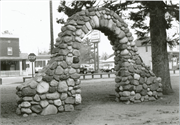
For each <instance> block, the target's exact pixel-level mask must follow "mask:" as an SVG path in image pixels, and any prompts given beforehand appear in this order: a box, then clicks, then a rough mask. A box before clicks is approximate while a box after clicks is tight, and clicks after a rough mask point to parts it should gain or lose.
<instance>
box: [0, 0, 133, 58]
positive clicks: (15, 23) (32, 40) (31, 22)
mask: <svg viewBox="0 0 180 125" xmlns="http://www.w3.org/2000/svg"><path fill="white" fill-rule="evenodd" d="M59 2H60V0H53V29H54V30H53V32H54V41H55V39H56V38H57V36H58V33H59V32H60V31H61V26H62V25H61V24H57V23H56V18H61V17H64V18H66V16H65V15H64V14H60V13H58V11H57V8H58V5H59ZM129 23H131V22H128V24H129ZM5 30H9V31H10V32H12V33H13V34H14V35H16V36H19V42H20V50H21V52H22V53H28V54H29V53H35V54H37V53H38V51H40V52H41V51H42V52H43V51H48V50H49V48H50V14H49V0H39V1H34V0H12V1H10V0H2V1H1V2H0V33H2V32H3V31H5ZM130 31H131V32H132V33H133V34H134V30H132V29H130ZM100 37H101V38H100V39H101V42H100V43H99V55H100V56H101V55H102V53H104V52H106V53H107V54H108V55H111V54H113V50H112V46H111V45H110V42H109V40H108V39H107V37H106V36H104V35H103V34H102V33H101V35H100ZM134 38H136V36H135V35H134Z"/></svg>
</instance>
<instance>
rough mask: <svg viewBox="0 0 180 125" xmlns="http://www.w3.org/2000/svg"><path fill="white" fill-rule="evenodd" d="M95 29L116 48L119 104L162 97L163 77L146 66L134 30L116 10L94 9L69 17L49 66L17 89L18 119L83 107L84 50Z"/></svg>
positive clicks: (117, 98) (116, 89)
mask: <svg viewBox="0 0 180 125" xmlns="http://www.w3.org/2000/svg"><path fill="white" fill-rule="evenodd" d="M93 29H98V30H100V31H101V32H103V33H104V34H105V35H106V36H108V39H109V40H110V43H111V45H112V46H113V49H114V53H115V58H114V60H115V71H116V78H115V82H116V85H115V92H116V100H117V101H127V102H142V101H148V100H156V99H158V97H160V96H162V84H161V78H159V77H158V78H157V77H156V76H155V74H154V73H153V72H152V71H151V70H149V69H148V68H147V67H146V66H145V65H144V63H143V62H142V60H141V58H140V56H139V54H138V52H137V51H138V50H137V47H136V46H135V43H134V41H133V37H132V33H131V32H130V31H129V29H128V25H127V24H126V23H125V22H124V21H123V19H121V18H120V17H119V16H118V15H117V14H116V13H115V12H113V11H110V10H108V9H106V8H90V9H88V10H84V11H81V12H78V13H76V14H74V15H73V16H71V17H69V18H68V20H67V22H66V23H65V25H64V26H63V27H62V28H61V31H62V32H60V33H59V34H58V38H57V39H56V44H55V48H54V50H53V54H52V57H51V60H50V62H49V64H48V65H47V66H46V67H44V68H43V70H42V71H41V72H40V73H39V74H38V75H36V77H35V78H33V79H31V80H29V81H27V82H25V83H24V84H22V85H20V86H18V87H17V88H16V89H17V93H16V94H17V95H18V97H19V99H18V108H17V113H18V114H23V115H30V114H32V115H33V114H41V115H48V114H56V113H58V112H63V111H73V110H74V106H75V105H77V104H80V103H81V90H80V86H79V85H80V83H81V81H80V74H79V68H80V64H79V57H80V51H79V49H80V43H81V39H82V38H83V37H84V35H85V34H87V33H88V32H89V31H91V30H93Z"/></svg>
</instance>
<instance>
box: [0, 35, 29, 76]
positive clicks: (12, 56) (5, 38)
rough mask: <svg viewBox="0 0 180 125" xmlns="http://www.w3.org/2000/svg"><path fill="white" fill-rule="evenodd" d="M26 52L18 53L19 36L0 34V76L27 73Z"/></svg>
mask: <svg viewBox="0 0 180 125" xmlns="http://www.w3.org/2000/svg"><path fill="white" fill-rule="evenodd" d="M27 59H28V54H26V53H20V49H19V38H18V37H17V36H13V35H10V34H2V35H1V36H0V76H19V75H27V72H26V60H27Z"/></svg>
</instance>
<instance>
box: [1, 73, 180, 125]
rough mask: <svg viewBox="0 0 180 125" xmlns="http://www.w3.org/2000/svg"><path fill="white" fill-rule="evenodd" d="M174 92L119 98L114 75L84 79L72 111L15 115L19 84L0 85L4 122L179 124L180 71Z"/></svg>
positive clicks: (40, 124)
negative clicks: (150, 97)
mask: <svg viewBox="0 0 180 125" xmlns="http://www.w3.org/2000/svg"><path fill="white" fill-rule="evenodd" d="M171 82H172V88H173V90H174V93H172V94H170V95H163V97H162V98H161V99H159V100H156V101H151V102H142V103H136V104H128V105H127V104H124V103H122V102H116V101H115V96H114V88H115V82H114V79H113V78H110V79H101V80H100V79H99V80H84V81H82V83H81V90H82V98H83V100H82V104H80V105H78V106H76V107H75V111H73V112H64V113H58V114H57V115H49V116H28V117H22V116H18V115H16V113H15V111H16V106H17V105H16V95H15V92H16V89H15V88H16V86H17V85H19V84H20V83H14V84H8V85H1V86H0V90H1V125H179V75H174V76H171Z"/></svg>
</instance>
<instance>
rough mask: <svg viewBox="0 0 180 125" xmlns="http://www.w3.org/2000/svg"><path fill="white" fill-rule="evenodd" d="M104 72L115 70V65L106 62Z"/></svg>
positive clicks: (102, 69)
mask: <svg viewBox="0 0 180 125" xmlns="http://www.w3.org/2000/svg"><path fill="white" fill-rule="evenodd" d="M101 71H102V72H113V71H114V67H113V65H111V64H104V66H103V67H102V68H101Z"/></svg>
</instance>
